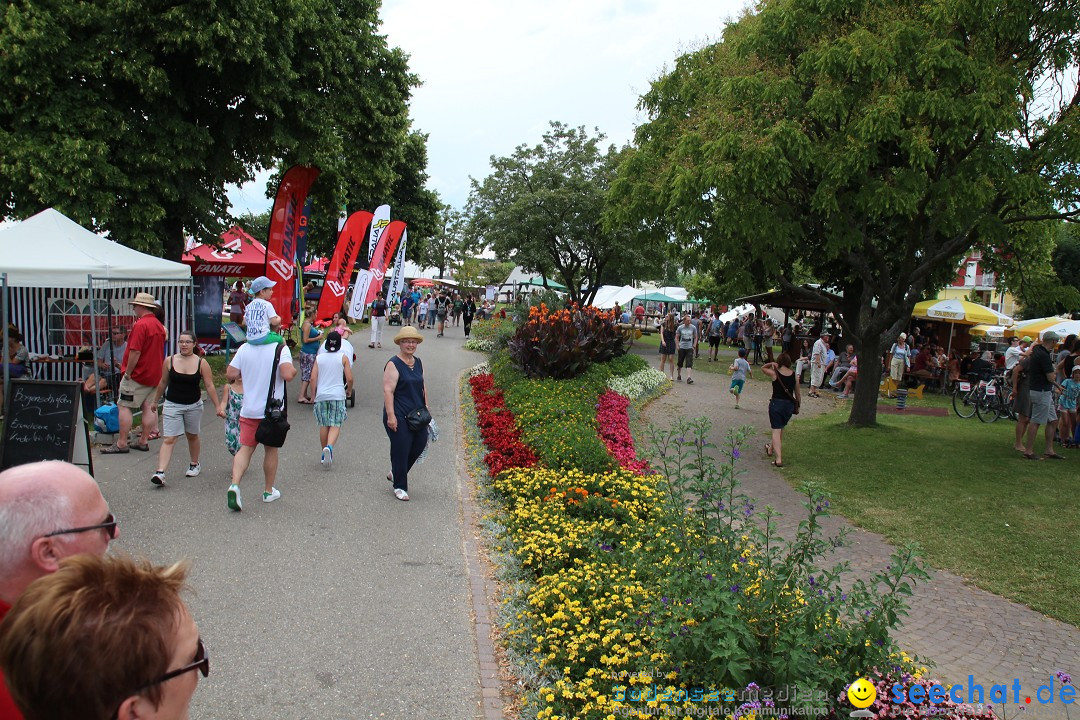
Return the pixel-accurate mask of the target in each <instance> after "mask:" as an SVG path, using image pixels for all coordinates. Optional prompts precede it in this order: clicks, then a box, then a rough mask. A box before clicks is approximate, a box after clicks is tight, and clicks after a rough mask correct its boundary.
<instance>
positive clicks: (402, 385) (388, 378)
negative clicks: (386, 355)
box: [383, 325, 428, 500]
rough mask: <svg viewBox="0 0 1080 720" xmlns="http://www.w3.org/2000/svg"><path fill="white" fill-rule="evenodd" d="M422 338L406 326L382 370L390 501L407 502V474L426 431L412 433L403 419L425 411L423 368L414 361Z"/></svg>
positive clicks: (425, 441) (425, 390)
mask: <svg viewBox="0 0 1080 720" xmlns="http://www.w3.org/2000/svg"><path fill="white" fill-rule="evenodd" d="M422 342H424V336H423V335H421V334H420V333H419V332H418V331H417V329H416V328H414V327H413V326H411V325H406V326H405V327H403V328H401V330H400V331H399V332H398V334H397V335H396V336H395V337H394V343H395V344H396V345H397V346H398V352H397V354H396V355H394V356H393V357H392V358H390V360H389V361H388V362H387V363H386V367H384V368H383V427H384V428H385V429H386V435H387V437H389V438H390V467H391V470H392V472H390V473H389V474H388V475H387V476H386V479H387V480H389V481H390V482H392V483H393V484H394V497H396V498H397V499H398V500H408V499H409V470H411V469H412V466H413V465H414V464H415V463H416V459H417V458H418V457H420V454H421V453H422V452H424V447H425V446H426V445H427V441H428V429H427V428H426V427H424V428H420V429H419V430H415V431H414V430H412V429H411V428H409V424H408V423H407V422H406V421H405V416H406V415H408V414H409V413H410V412H412V411H413V410H415V409H416V408H418V407H427V388H425V387H424V364H423V363H422V362H420V358H418V357H416V348H417V346H418V345H419V344H420V343H422Z"/></svg>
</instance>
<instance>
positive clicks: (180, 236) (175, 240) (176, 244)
mask: <svg viewBox="0 0 1080 720" xmlns="http://www.w3.org/2000/svg"><path fill="white" fill-rule="evenodd" d="M161 230H162V232H161V256H162V257H163V258H165V259H166V260H172V261H174V262H182V261H183V259H184V221H183V220H182V219H181V216H180V215H178V214H176V213H169V215H168V216H166V217H165V218H164V219H163V220H162V221H161Z"/></svg>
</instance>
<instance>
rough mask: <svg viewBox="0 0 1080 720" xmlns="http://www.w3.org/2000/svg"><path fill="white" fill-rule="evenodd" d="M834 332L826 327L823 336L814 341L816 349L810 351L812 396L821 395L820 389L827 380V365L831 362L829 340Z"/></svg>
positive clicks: (822, 332)
mask: <svg viewBox="0 0 1080 720" xmlns="http://www.w3.org/2000/svg"><path fill="white" fill-rule="evenodd" d="M831 339H832V333H831V332H830V331H829V330H828V328H826V329H825V330H822V331H821V337H819V338H818V339H817V340H815V341H814V349H813V350H812V351H811V352H810V397H821V396H820V395H818V392H817V391H818V390H819V389H820V388H821V384H822V383H823V382H825V366H826V365H828V364H829V361H828V357H829V340H831Z"/></svg>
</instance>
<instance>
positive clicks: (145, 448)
mask: <svg viewBox="0 0 1080 720" xmlns="http://www.w3.org/2000/svg"><path fill="white" fill-rule="evenodd" d="M128 447H132V448H135V449H136V450H139V451H140V452H150V443H146V444H145V445H139V444H138V443H135V444H134V445H129V446H128Z"/></svg>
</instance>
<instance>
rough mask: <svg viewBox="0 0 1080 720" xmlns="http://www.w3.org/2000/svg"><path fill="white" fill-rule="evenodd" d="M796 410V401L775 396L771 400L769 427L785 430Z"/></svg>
mask: <svg viewBox="0 0 1080 720" xmlns="http://www.w3.org/2000/svg"><path fill="white" fill-rule="evenodd" d="M794 412H795V403H793V402H792V401H790V400H788V399H787V398H773V399H772V400H770V401H769V427H771V428H772V429H773V430H783V429H784V428H785V427H787V424H788V421H789V420H791V415H792V413H794Z"/></svg>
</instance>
